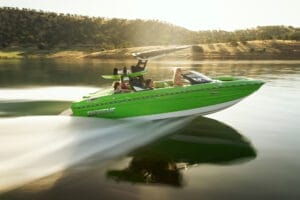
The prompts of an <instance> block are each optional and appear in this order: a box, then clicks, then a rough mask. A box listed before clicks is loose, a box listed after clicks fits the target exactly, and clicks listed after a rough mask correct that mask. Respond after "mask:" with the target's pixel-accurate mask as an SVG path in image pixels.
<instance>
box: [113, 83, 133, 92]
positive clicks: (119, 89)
mask: <svg viewBox="0 0 300 200" xmlns="http://www.w3.org/2000/svg"><path fill="white" fill-rule="evenodd" d="M113 88H114V94H118V93H123V92H131V90H130V89H128V88H127V89H122V87H121V83H120V82H119V81H115V82H114V83H113Z"/></svg>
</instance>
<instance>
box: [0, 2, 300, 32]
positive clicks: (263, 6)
mask: <svg viewBox="0 0 300 200" xmlns="http://www.w3.org/2000/svg"><path fill="white" fill-rule="evenodd" d="M3 6H7V7H19V8H32V9H37V10H44V11H54V12H60V13H71V14H80V15H88V16H96V17H98V16H99V17H108V18H113V17H117V18H127V19H136V18H139V19H159V20H161V21H166V22H170V23H172V24H176V25H179V26H183V27H186V28H188V29H191V30H208V29H222V30H235V29H243V28H253V27H256V26H262V25H292V26H296V27H300V0H206V1H201V0H0V7H3Z"/></svg>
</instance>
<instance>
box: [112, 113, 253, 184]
mask: <svg viewBox="0 0 300 200" xmlns="http://www.w3.org/2000/svg"><path fill="white" fill-rule="evenodd" d="M128 156H129V157H132V159H131V161H130V163H129V165H128V167H127V168H125V169H120V170H109V171H108V172H107V176H108V177H109V178H111V179H114V180H116V181H118V182H119V181H128V182H131V183H148V184H149V183H150V184H166V185H170V186H175V187H181V186H183V185H184V184H183V183H184V181H183V175H182V170H184V169H189V168H190V167H193V166H196V165H199V164H204V163H206V164H221V165H226V164H236V163H241V162H246V161H249V160H251V159H254V158H255V157H256V151H255V149H254V148H253V147H252V145H251V143H250V142H249V141H248V140H247V139H246V138H245V137H243V136H242V135H241V134H239V133H238V132H237V131H236V130H235V129H233V128H231V127H230V126H228V125H226V124H223V123H221V122H219V121H216V120H214V119H209V118H204V117H198V118H196V119H194V120H193V121H192V122H190V123H189V124H187V125H186V126H185V127H183V128H182V129H181V130H179V131H176V132H175V133H174V134H172V135H170V136H167V137H165V138H162V139H160V140H159V141H155V142H153V143H151V144H149V145H147V146H144V147H141V148H139V149H137V150H135V151H133V152H131V153H130V154H129V155H128Z"/></svg>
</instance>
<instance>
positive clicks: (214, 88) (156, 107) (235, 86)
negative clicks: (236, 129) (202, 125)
mask: <svg viewBox="0 0 300 200" xmlns="http://www.w3.org/2000/svg"><path fill="white" fill-rule="evenodd" d="M261 85H263V82H262V81H258V80H239V81H228V82H226V81H225V82H217V83H216V82H215V83H206V84H198V85H191V86H186V87H170V88H161V89H155V90H148V91H141V92H135V93H122V94H111V95H106V96H101V97H98V98H90V99H85V100H82V101H80V102H75V103H73V104H72V107H71V108H72V111H73V115H75V116H90V117H101V118H112V119H119V118H124V119H149V120H154V119H163V118H170V117H180V116H188V115H205V114H210V113H213V112H217V111H219V110H222V109H225V108H227V107H230V106H232V105H234V104H236V103H237V102H239V101H241V100H242V99H243V98H244V97H246V96H248V95H250V94H252V93H253V92H254V91H256V90H257V89H259V88H260V87H261Z"/></svg>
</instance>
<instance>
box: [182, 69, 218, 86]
mask: <svg viewBox="0 0 300 200" xmlns="http://www.w3.org/2000/svg"><path fill="white" fill-rule="evenodd" d="M182 77H183V78H184V79H185V80H187V81H189V82H190V83H191V84H192V85H194V84H201V83H210V82H212V81H213V80H212V79H211V78H209V77H207V76H205V75H204V74H201V73H199V72H196V71H188V72H187V73H184V74H182Z"/></svg>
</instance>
